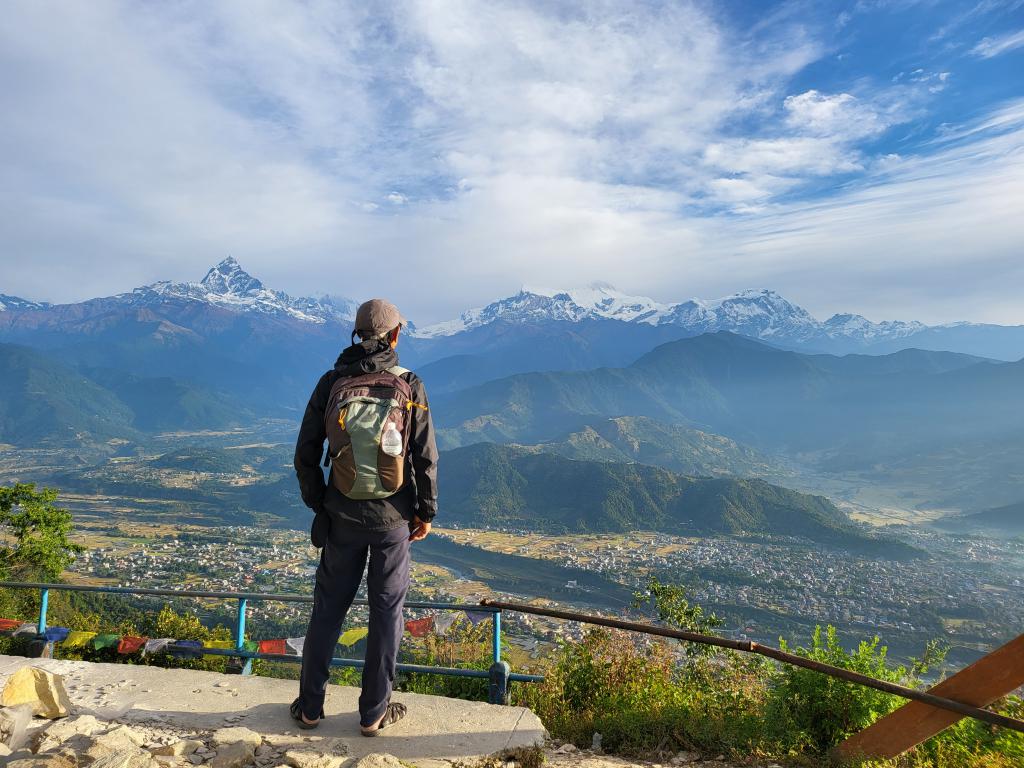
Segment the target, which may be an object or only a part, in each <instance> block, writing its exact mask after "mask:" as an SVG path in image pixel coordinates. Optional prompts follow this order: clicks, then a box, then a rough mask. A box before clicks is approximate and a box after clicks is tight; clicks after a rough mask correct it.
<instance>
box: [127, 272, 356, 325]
mask: <svg viewBox="0 0 1024 768" xmlns="http://www.w3.org/2000/svg"><path fill="white" fill-rule="evenodd" d="M117 298H119V299H122V300H125V301H127V302H129V303H130V304H132V305H134V306H149V305H153V304H158V303H160V302H164V301H169V300H177V301H189V302H200V303H204V304H209V305H212V306H216V307H221V308H224V309H231V310H234V311H237V312H247V313H258V314H263V315H272V316H279V317H290V318H293V319H295V320H301V321H304V322H310V323H317V324H322V323H326V322H327V321H328V320H336V321H345V320H351V319H352V318H354V317H355V311H356V304H355V302H353V301H350V300H349V299H345V298H342V297H339V296H321V297H319V298H316V297H310V296H304V297H300V298H292V297H291V296H289V295H288V294H286V293H284V292H283V291H274V290H270V289H269V288H266V287H265V286H264V285H263V283H262V282H261V281H260V280H258V279H257V278H255V277H253V276H252V275H250V274H249V273H248V272H246V271H245V270H244V269H243V268H242V266H241V265H240V264H239V263H238V261H236V260H235V259H234V257H232V256H228V257H227V258H226V259H224V260H223V261H221V262H220V263H219V264H217V265H216V266H215V267H213V268H212V269H210V270H209V271H208V272H207V273H206V276H205V277H204V278H203V279H202V280H200V281H199V282H198V283H172V282H169V281H166V280H163V281H160V282H157V283H153V284H152V285H146V286H143V287H141V288H136V289H135V290H134V291H132V293H130V294H122V295H121V296H119V297H117Z"/></svg>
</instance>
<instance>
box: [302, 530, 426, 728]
mask: <svg viewBox="0 0 1024 768" xmlns="http://www.w3.org/2000/svg"><path fill="white" fill-rule="evenodd" d="M331 533H332V535H331V538H330V539H329V540H328V541H327V544H326V546H324V548H323V550H321V553H320V566H319V567H318V568H317V570H316V587H315V589H314V591H313V612H312V614H311V615H310V617H309V628H308V629H307V630H306V644H305V646H304V647H303V649H302V676H301V678H300V681H299V700H300V702H301V707H302V711H303V713H304V714H305V715H306V717H307V718H309V719H310V720H315V719H316V718H317V717H318V716H319V715H320V710H321V709H322V708H323V705H324V694H325V693H326V690H327V679H328V676H329V674H330V669H331V657H332V656H333V655H334V648H335V646H336V645H337V643H338V637H339V636H340V635H341V629H342V625H343V624H344V622H345V615H346V614H347V613H348V609H349V607H350V606H351V605H352V601H353V600H354V599H355V596H356V591H357V590H358V589H359V584H360V582H361V581H362V580H363V569H364V568H366V563H367V558H369V568H368V569H367V574H366V591H367V601H368V602H369V604H370V633H369V635H367V637H366V666H364V667H363V691H362V693H361V694H360V696H359V722H360V724H361V725H372V724H373V723H375V722H376V721H377V720H379V719H380V717H381V716H382V715H383V714H384V710H385V708H386V707H387V705H388V702H389V701H390V700H391V688H392V686H393V685H394V681H395V662H396V660H397V658H398V644H399V643H400V642H401V641H402V632H403V631H404V630H405V621H404V617H403V616H402V606H403V604H404V602H405V594H406V592H407V591H408V590H409V528H408V527H407V526H404V525H403V526H401V527H399V528H394V529H392V530H390V531H360V530H351V531H349V530H345V531H344V533H341V534H339V533H338V532H336V531H332V532H331Z"/></svg>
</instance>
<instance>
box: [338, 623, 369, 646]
mask: <svg viewBox="0 0 1024 768" xmlns="http://www.w3.org/2000/svg"><path fill="white" fill-rule="evenodd" d="M369 632H370V630H369V629H368V628H366V627H354V628H352V629H347V630H345V632H344V633H343V634H342V636H341V637H339V638H338V642H339V643H341V644H342V645H344V646H345V647H346V648H350V647H352V646H353V645H355V644H356V643H358V642H359V641H360V640H362V639H363V638H364V637H366V636H367V635H368V634H369Z"/></svg>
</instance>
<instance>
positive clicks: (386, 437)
mask: <svg viewBox="0 0 1024 768" xmlns="http://www.w3.org/2000/svg"><path fill="white" fill-rule="evenodd" d="M403 373H408V371H407V370H406V369H405V368H399V367H398V366H394V367H391V368H388V369H387V370H386V371H376V372H373V373H364V374H360V375H358V376H345V377H342V378H339V379H338V380H337V381H336V382H335V383H334V386H333V387H331V392H330V394H329V395H328V397H327V409H326V410H325V411H324V420H325V427H326V430H327V450H328V454H329V455H330V457H331V482H332V483H333V484H334V487H335V488H337V489H338V490H339V491H341V493H342V494H343V495H344V496H347V497H348V498H350V499H356V500H363V499H386V498H388V497H389V496H392V495H394V494H395V493H396V492H397V491H398V489H399V488H401V487H402V485H403V484H404V483H405V464H406V462H405V457H406V455H407V454H408V448H409V433H410V431H411V422H412V419H411V415H412V414H411V412H412V409H413V408H414V407H415V408H424V409H425V408H426V406H424V405H420V404H419V403H416V402H414V401H413V394H412V387H410V386H409V382H407V381H406V380H405V379H403V378H401V376H402V374H403Z"/></svg>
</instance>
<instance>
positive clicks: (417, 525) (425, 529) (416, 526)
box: [409, 515, 430, 541]
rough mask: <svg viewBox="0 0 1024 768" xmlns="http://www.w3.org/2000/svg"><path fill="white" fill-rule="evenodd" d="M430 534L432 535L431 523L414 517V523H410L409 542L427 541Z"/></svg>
mask: <svg viewBox="0 0 1024 768" xmlns="http://www.w3.org/2000/svg"><path fill="white" fill-rule="evenodd" d="M428 533H430V523H427V522H424V521H423V520H420V519H419V518H418V517H416V516H415V515H413V518H412V522H410V523H409V541H419V540H420V539H425V538H427V534H428Z"/></svg>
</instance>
